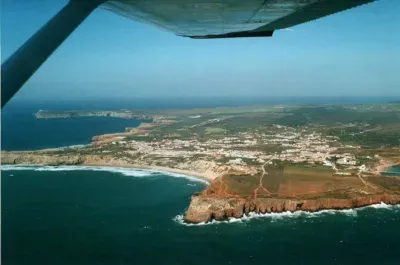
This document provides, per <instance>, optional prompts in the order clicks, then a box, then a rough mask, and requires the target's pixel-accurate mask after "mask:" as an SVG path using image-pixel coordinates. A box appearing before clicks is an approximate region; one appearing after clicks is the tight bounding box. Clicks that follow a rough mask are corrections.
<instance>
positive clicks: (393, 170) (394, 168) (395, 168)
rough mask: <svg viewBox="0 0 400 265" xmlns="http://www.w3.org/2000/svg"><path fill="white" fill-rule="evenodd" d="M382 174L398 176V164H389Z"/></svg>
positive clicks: (399, 171) (399, 169)
mask: <svg viewBox="0 0 400 265" xmlns="http://www.w3.org/2000/svg"><path fill="white" fill-rule="evenodd" d="M382 175H383V176H399V177H400V165H396V166H391V167H390V168H388V169H387V171H386V172H383V173H382Z"/></svg>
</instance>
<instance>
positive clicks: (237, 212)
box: [185, 194, 400, 223]
mask: <svg viewBox="0 0 400 265" xmlns="http://www.w3.org/2000/svg"><path fill="white" fill-rule="evenodd" d="M381 202H383V203H386V204H398V203H400V195H397V194H380V195H369V196H364V197H358V198H354V199H329V198H327V199H313V200H292V199H275V198H257V199H251V198H249V199H244V198H219V197H207V196H203V195H200V196H193V197H192V201H191V203H190V206H189V209H188V210H187V212H186V214H185V221H186V222H189V223H200V222H209V221H211V220H213V219H215V220H219V221H221V220H226V219H227V218H229V217H235V218H240V217H242V216H243V215H245V214H248V213H250V212H255V213H271V212H274V213H279V212H285V211H291V212H294V211H299V210H302V211H309V212H315V211H319V210H324V209H337V210H339V209H351V208H357V207H363V206H368V205H372V204H377V203H381Z"/></svg>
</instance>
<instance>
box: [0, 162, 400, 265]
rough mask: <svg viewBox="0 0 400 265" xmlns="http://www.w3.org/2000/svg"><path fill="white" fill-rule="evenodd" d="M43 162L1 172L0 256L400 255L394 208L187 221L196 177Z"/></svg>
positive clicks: (349, 258)
mask: <svg viewBox="0 0 400 265" xmlns="http://www.w3.org/2000/svg"><path fill="white" fill-rule="evenodd" d="M47 170H52V171H33V170H10V171H8V170H7V171H3V172H2V173H3V176H2V183H1V184H2V185H1V186H2V259H3V263H2V264H4V265H8V264H13V265H19V264H42V265H46V264H49V265H54V264H71V265H72V264H74V265H80V264H82V265H83V264H85V265H92V264H93V265H94V264H96V265H99V264H107V265H111V264H183V265H186V264H199V265H204V264H218V265H223V264H326V265H330V264H345V265H346V264H349V265H350V264H352V265H353V264H373V265H376V264H382V265H386V264H387V265H396V264H399V261H400V252H399V249H400V228H399V223H400V207H384V208H377V209H375V208H372V207H369V208H364V209H360V210H350V211H344V212H334V211H331V212H326V213H320V214H306V213H301V214H283V215H269V216H265V217H260V218H254V219H248V220H245V221H242V222H233V223H214V224H211V225H203V226H186V225H183V224H182V223H180V222H179V221H176V220H175V219H176V216H177V215H181V214H182V213H183V212H184V210H185V208H186V207H187V206H188V204H189V197H190V196H191V195H192V194H193V193H194V192H196V191H199V190H201V189H202V188H203V187H204V186H203V184H202V183H197V182H192V181H189V180H186V179H183V178H173V177H171V176H166V175H163V174H147V176H146V174H145V173H143V172H125V173H124V172H119V173H113V172H101V171H79V170H74V171H54V170H55V169H54V168H53V169H47ZM122 173H124V174H125V175H124V174H122ZM135 175H136V176H137V177H135ZM193 185H195V186H193Z"/></svg>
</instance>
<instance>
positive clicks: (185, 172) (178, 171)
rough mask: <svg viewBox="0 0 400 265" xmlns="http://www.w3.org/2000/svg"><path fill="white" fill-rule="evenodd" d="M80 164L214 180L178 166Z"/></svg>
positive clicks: (208, 181)
mask: <svg viewBox="0 0 400 265" xmlns="http://www.w3.org/2000/svg"><path fill="white" fill-rule="evenodd" d="M78 166H79V165H78ZM80 166H95V167H96V166H97V167H110V168H113V167H114V168H115V167H122V168H131V169H147V170H149V171H153V172H161V173H162V172H166V173H175V174H181V175H187V176H190V177H194V178H197V179H200V180H203V181H206V182H207V183H210V182H211V181H212V179H210V178H206V177H205V176H203V175H202V174H200V173H198V172H195V171H189V170H183V169H177V168H169V167H160V166H146V165H137V164H123V165H109V164H101V163H83V164H81V165H80Z"/></svg>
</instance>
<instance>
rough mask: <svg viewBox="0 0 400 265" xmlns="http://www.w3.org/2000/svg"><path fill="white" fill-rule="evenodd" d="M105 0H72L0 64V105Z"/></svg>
mask: <svg viewBox="0 0 400 265" xmlns="http://www.w3.org/2000/svg"><path fill="white" fill-rule="evenodd" d="M104 2H105V0H71V1H70V2H69V3H68V4H67V5H66V6H65V7H64V8H63V9H62V10H61V11H60V12H59V13H58V14H57V15H55V16H54V17H53V18H52V19H51V20H50V21H49V22H47V24H45V25H44V26H43V27H42V28H41V29H40V30H39V31H37V32H36V33H35V34H34V35H33V36H32V37H31V38H30V39H29V40H28V41H26V42H25V43H24V44H23V45H22V46H21V47H20V48H19V49H18V50H17V51H16V52H15V53H14V54H13V55H12V56H11V57H10V58H8V59H7V61H5V62H4V63H3V64H2V65H1V108H3V107H4V105H6V104H7V102H8V101H9V100H10V99H11V98H12V97H13V96H14V94H15V93H17V92H18V90H19V89H20V88H21V87H22V86H23V85H24V84H25V82H26V81H27V80H28V79H29V78H30V77H31V76H32V75H33V74H34V73H35V72H36V70H37V69H38V68H39V67H40V66H41V65H42V64H43V63H44V62H45V61H46V59H47V58H48V57H49V56H50V55H51V54H52V53H53V52H54V51H55V50H56V49H57V48H58V46H60V45H61V43H63V41H64V40H65V39H66V38H67V37H68V36H69V35H70V34H71V33H72V32H73V31H74V30H75V29H76V28H77V27H78V26H79V25H80V24H81V23H82V22H83V21H84V20H85V19H86V18H87V17H88V16H89V15H90V13H92V11H93V10H95V9H96V8H97V7H98V6H99V5H100V4H102V3H104Z"/></svg>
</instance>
